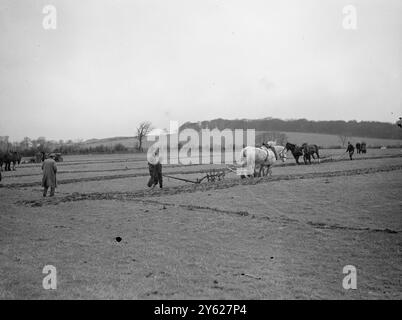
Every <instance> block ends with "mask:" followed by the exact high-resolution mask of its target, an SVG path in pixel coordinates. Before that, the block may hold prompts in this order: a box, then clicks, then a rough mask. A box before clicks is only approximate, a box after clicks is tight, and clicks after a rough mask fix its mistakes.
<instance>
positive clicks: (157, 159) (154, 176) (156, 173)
mask: <svg viewBox="0 0 402 320" xmlns="http://www.w3.org/2000/svg"><path fill="white" fill-rule="evenodd" d="M147 158H148V168H149V175H150V176H151V177H150V178H149V181H148V187H152V188H154V187H155V186H156V185H157V184H158V183H159V187H160V188H162V163H161V162H162V158H161V156H160V155H159V148H157V149H156V150H155V151H153V150H152V151H151V150H149V151H148V154H147Z"/></svg>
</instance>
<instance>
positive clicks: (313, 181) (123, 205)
mask: <svg viewBox="0 0 402 320" xmlns="http://www.w3.org/2000/svg"><path fill="white" fill-rule="evenodd" d="M320 151H321V155H322V157H323V158H324V159H323V161H322V162H321V163H320V164H317V163H314V164H312V165H300V166H296V165H295V161H294V159H293V158H292V157H291V156H290V152H289V154H288V156H289V158H288V161H287V162H286V164H284V165H283V164H281V163H279V165H275V166H274V168H273V169H272V176H271V177H266V178H250V179H243V180H242V179H240V178H239V177H238V176H236V175H235V174H234V173H229V172H228V173H227V174H226V176H225V178H224V179H223V180H222V181H217V182H214V183H213V182H210V183H208V182H202V183H201V184H193V183H189V182H184V181H179V180H174V179H170V178H166V177H165V178H164V188H163V189H159V187H155V189H153V190H150V189H148V188H147V186H146V183H147V181H148V178H149V176H148V168H147V163H146V158H145V155H138V154H113V155H86V156H64V162H62V163H58V174H57V178H58V188H57V189H56V196H55V197H54V198H43V197H42V188H41V186H40V182H41V169H40V165H39V164H24V165H21V166H19V167H17V171H13V172H2V175H3V180H2V181H1V182H0V184H1V187H0V272H1V277H0V298H2V299H14V298H22V299H54V298H58V299H75V298H77V299H86V298H95V299H97V298H124V299H147V298H152V299H158V298H167V299H189V298H190V299H199V298H210V299H282V298H291V299H303V298H304V299H310V298H312V299H317V298H323V299H343V298H346V299H357V298H369V299H370V298H372V299H401V298H402V284H401V276H402V255H401V249H402V246H401V245H402V216H401V213H402V210H401V209H402V206H401V204H402V196H401V195H402V150H401V149H386V150H380V149H376V150H374V149H368V153H367V154H361V155H357V154H355V159H356V160H354V161H350V160H348V159H347V157H346V156H345V155H344V150H320ZM223 168H225V166H224V165H213V164H199V165H186V166H185V165H165V166H164V167H163V173H164V174H166V175H171V176H175V177H179V178H184V179H189V180H196V179H197V178H201V177H203V176H205V175H206V173H207V172H208V171H209V170H211V169H223ZM117 237H120V238H121V241H117V240H116V238H117ZM45 265H53V266H55V267H56V269H57V289H56V290H45V289H44V288H43V286H42V280H43V278H44V277H45V274H43V273H42V269H43V267H44V266H45ZM346 265H353V266H355V267H356V270H357V289H355V290H353V289H350V290H345V289H344V288H343V287H342V280H343V278H344V277H345V276H346V274H343V273H342V270H343V267H344V266H346Z"/></svg>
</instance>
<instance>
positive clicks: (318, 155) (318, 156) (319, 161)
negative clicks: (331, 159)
mask: <svg viewBox="0 0 402 320" xmlns="http://www.w3.org/2000/svg"><path fill="white" fill-rule="evenodd" d="M316 154H317V158H318V163H321V160H320V154H319V153H318V150H317V152H316Z"/></svg>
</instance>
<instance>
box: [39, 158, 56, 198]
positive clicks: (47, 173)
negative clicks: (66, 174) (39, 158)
mask: <svg viewBox="0 0 402 320" xmlns="http://www.w3.org/2000/svg"><path fill="white" fill-rule="evenodd" d="M55 156H56V155H55V154H54V153H52V154H50V155H49V158H48V159H45V160H44V161H43V164H42V170H43V178H42V187H43V196H44V197H46V194H47V190H48V189H49V187H50V196H51V197H53V196H54V191H55V189H56V186H57V183H56V172H57V166H56V161H55V160H54V158H55Z"/></svg>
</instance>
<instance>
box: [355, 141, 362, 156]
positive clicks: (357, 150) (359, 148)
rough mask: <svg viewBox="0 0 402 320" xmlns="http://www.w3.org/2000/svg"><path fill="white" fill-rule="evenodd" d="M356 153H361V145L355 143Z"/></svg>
mask: <svg viewBox="0 0 402 320" xmlns="http://www.w3.org/2000/svg"><path fill="white" fill-rule="evenodd" d="M356 152H357V153H360V152H361V144H360V142H357V143H356Z"/></svg>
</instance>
